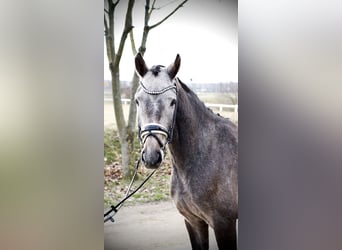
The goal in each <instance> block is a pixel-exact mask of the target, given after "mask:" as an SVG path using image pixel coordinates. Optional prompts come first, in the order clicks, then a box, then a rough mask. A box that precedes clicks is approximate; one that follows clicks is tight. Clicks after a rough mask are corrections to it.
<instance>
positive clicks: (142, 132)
mask: <svg viewBox="0 0 342 250" xmlns="http://www.w3.org/2000/svg"><path fill="white" fill-rule="evenodd" d="M176 81H177V78H176V79H175V82H174V84H173V85H171V86H168V87H165V88H164V89H162V90H158V91H155V90H149V89H147V88H146V87H145V86H144V84H143V83H142V82H140V86H141V88H142V90H143V91H144V92H145V93H146V94H149V95H161V94H163V93H165V92H166V91H169V90H172V89H174V90H175V91H176V103H175V109H174V111H173V116H172V122H171V125H170V127H169V129H167V128H165V127H164V126H163V125H161V124H159V123H148V124H145V125H144V126H143V127H140V126H139V139H140V141H141V143H142V145H144V144H145V142H146V140H147V138H148V137H149V136H152V137H153V138H155V139H156V140H157V141H158V143H159V145H160V147H161V148H162V149H163V150H164V149H165V146H166V145H167V144H169V143H171V141H172V138H173V129H174V126H175V123H176V114H177V107H178V91H177V84H176ZM158 134H160V135H163V136H164V137H165V138H166V142H165V143H164V144H163V143H162V142H161V140H160V139H159V138H158V136H157V135H158Z"/></svg>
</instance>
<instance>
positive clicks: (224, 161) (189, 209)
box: [135, 53, 238, 249]
mask: <svg viewBox="0 0 342 250" xmlns="http://www.w3.org/2000/svg"><path fill="white" fill-rule="evenodd" d="M180 62H181V60H180V56H179V55H177V57H176V59H175V61H174V62H173V63H172V64H171V65H170V66H168V67H164V66H161V65H156V66H153V67H151V68H148V67H147V65H146V63H145V61H144V59H143V57H142V56H141V54H140V53H138V54H137V55H136V57H135V67H136V72H137V73H138V75H139V77H140V86H139V87H138V89H137V92H136V94H135V99H136V104H137V108H138V127H139V136H140V139H141V143H142V148H143V149H142V161H143V163H144V165H145V166H146V167H147V168H153V169H155V168H158V167H159V165H160V164H161V162H162V161H163V158H164V150H165V148H166V146H167V145H168V148H169V151H170V154H171V159H172V177H171V196H172V198H173V200H174V202H175V204H176V206H177V208H178V210H179V212H180V213H181V214H182V215H183V216H184V218H185V225H186V228H187V231H188V233H189V237H190V241H191V246H192V249H208V247H209V237H208V225H209V226H210V227H212V228H213V230H214V232H215V237H216V242H217V245H218V247H219V249H236V248H237V237H236V224H235V223H236V220H237V218H238V136H237V134H238V130H237V126H236V125H235V124H234V123H233V122H231V121H230V120H229V119H226V118H223V117H221V116H219V115H217V114H214V113H213V112H212V111H211V110H210V109H208V108H207V107H206V106H205V105H204V104H203V102H201V101H200V100H199V98H198V97H197V95H196V94H195V93H194V92H193V91H192V90H191V89H190V88H189V87H187V85H185V84H184V83H182V82H181V81H180V80H179V78H177V77H176V75H177V73H178V70H179V68H180Z"/></svg>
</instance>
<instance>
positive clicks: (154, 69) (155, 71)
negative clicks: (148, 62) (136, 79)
mask: <svg viewBox="0 0 342 250" xmlns="http://www.w3.org/2000/svg"><path fill="white" fill-rule="evenodd" d="M162 68H165V66H163V65H154V66H152V68H151V69H150V71H151V72H152V74H153V75H154V76H158V74H159V72H161V69H162Z"/></svg>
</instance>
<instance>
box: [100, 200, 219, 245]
mask: <svg viewBox="0 0 342 250" xmlns="http://www.w3.org/2000/svg"><path fill="white" fill-rule="evenodd" d="M114 219H115V222H114V223H112V222H107V223H105V225H104V245H105V249H112V250H159V249H160V250H161V249H163V250H186V249H191V245H190V241H189V237H188V233H187V231H186V228H185V225H184V220H183V217H182V216H181V215H180V214H179V213H178V211H177V208H176V207H175V205H174V204H173V202H172V201H166V202H160V203H154V204H143V205H136V206H130V207H125V206H123V207H122V208H121V209H120V211H119V212H118V213H117V214H116V215H115V217H114ZM209 237H210V238H209V242H210V250H214V249H217V245H216V241H215V238H214V234H213V231H212V230H211V229H209Z"/></svg>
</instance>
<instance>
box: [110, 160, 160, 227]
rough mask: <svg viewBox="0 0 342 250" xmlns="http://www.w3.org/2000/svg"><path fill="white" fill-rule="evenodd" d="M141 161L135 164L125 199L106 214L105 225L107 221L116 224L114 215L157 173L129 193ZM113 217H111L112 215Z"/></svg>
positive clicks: (149, 176)
mask: <svg viewBox="0 0 342 250" xmlns="http://www.w3.org/2000/svg"><path fill="white" fill-rule="evenodd" d="M140 161H141V157H139V159H138V160H137V162H136V164H135V171H134V175H133V177H132V180H131V182H130V184H129V186H128V189H127V192H126V194H125V197H124V198H123V199H122V200H121V201H120V202H119V203H118V204H116V205H115V206H114V205H111V206H110V207H111V209H110V210H108V211H107V212H106V213H105V214H104V218H105V219H104V223H106V222H107V221H109V220H110V221H111V222H114V219H113V217H114V215H115V214H116V213H117V212H118V211H119V209H120V208H121V206H122V205H123V204H124V202H125V201H126V200H127V199H128V198H130V197H131V196H132V195H133V194H135V193H136V192H137V191H138V190H139V189H140V188H141V187H142V186H143V185H144V184H145V183H146V182H147V181H148V180H149V179H150V178H151V176H152V175H153V174H154V172H156V170H157V169H155V170H153V172H152V173H150V174H149V175H148V176H147V177H146V179H145V180H144V181H143V182H142V183H141V184H140V185H139V186H138V187H137V188H136V189H135V190H134V191H132V193H129V192H130V190H131V187H132V184H133V182H134V179H135V176H136V175H137V172H138V168H139V165H140ZM112 212H113V214H112V215H110V213H112Z"/></svg>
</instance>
